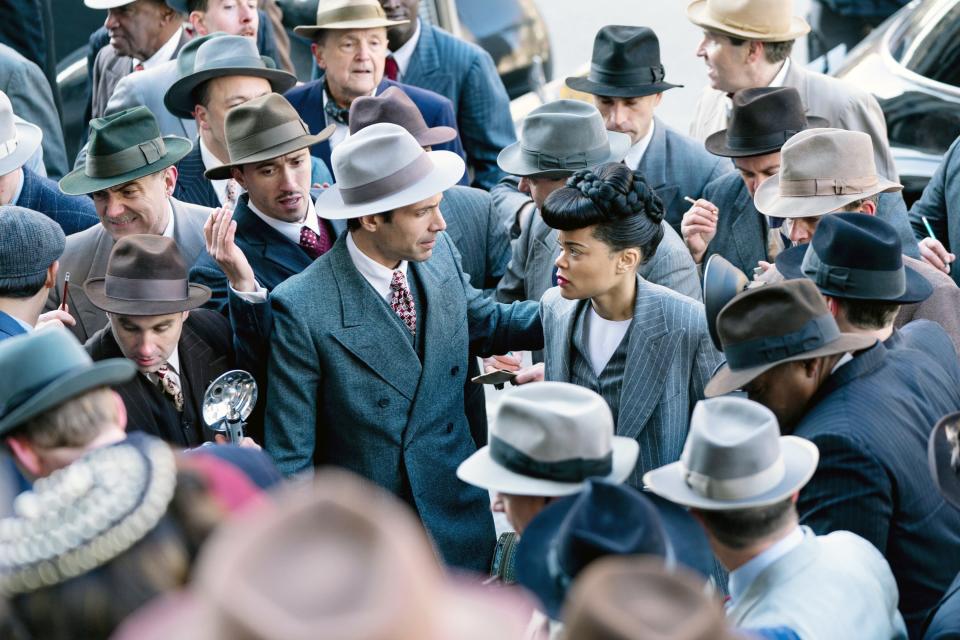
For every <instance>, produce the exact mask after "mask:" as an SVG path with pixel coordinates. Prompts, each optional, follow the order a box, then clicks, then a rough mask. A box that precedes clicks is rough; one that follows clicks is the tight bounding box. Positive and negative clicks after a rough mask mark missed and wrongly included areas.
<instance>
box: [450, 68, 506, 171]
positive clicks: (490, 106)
mask: <svg viewBox="0 0 960 640" xmlns="http://www.w3.org/2000/svg"><path fill="white" fill-rule="evenodd" d="M461 95H462V98H463V99H461V100H460V104H459V109H460V113H458V114H457V115H458V116H459V117H458V121H459V122H460V136H461V138H463V146H464V147H465V148H466V150H467V156H468V158H469V162H470V165H471V166H472V167H473V170H474V176H473V180H474V184H475V185H476V186H478V187H480V188H483V189H490V188H491V187H493V186H494V185H495V184H497V182H498V181H499V180H500V178H502V177H503V176H504V173H503V171H501V170H500V167H499V166H497V156H498V155H499V154H500V150H501V149H503V148H504V147H506V146H507V145H510V144H513V143H514V142H516V140H517V134H516V131H515V130H514V128H513V118H512V117H511V116H510V98H509V97H508V96H507V90H506V88H505V87H504V86H503V81H502V80H500V76H499V75H498V74H497V69H496V67H495V66H494V64H493V59H492V58H491V57H490V54H488V53H486V52H485V51H484V52H482V54H479V55H477V56H476V57H475V58H474V60H473V64H471V65H470V69H469V71H467V74H466V80H465V82H464V85H463V88H462V90H461Z"/></svg>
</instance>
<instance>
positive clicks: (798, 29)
mask: <svg viewBox="0 0 960 640" xmlns="http://www.w3.org/2000/svg"><path fill="white" fill-rule="evenodd" d="M687 18H688V19H689V20H690V22H692V23H693V24H695V25H697V26H698V27H701V28H703V29H706V30H708V31H719V32H720V33H724V34H726V35H731V36H734V37H737V38H741V39H744V40H759V41H761V42H786V41H787V40H796V39H797V38H799V37H800V36H803V35H806V34H807V33H809V32H810V25H809V24H807V21H806V20H804V19H803V18H801V17H799V16H795V15H793V0H693V2H691V3H690V4H689V5H688V6H687Z"/></svg>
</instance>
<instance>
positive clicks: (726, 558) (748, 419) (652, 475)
mask: <svg viewBox="0 0 960 640" xmlns="http://www.w3.org/2000/svg"><path fill="white" fill-rule="evenodd" d="M817 460H818V451H817V446H816V445H815V444H813V443H811V442H808V441H807V440H804V439H803V438H799V437H796V436H792V435H786V436H781V435H780V428H779V425H778V424H777V418H776V416H775V415H774V414H773V413H772V412H771V411H770V410H769V409H767V408H766V407H763V406H762V405H760V404H757V403H756V402H752V401H750V400H747V399H744V398H733V397H731V398H715V399H712V400H704V401H701V402H699V403H697V406H696V407H695V408H694V410H693V417H692V419H691V421H690V434H689V435H688V436H687V442H686V445H684V450H683V456H682V457H681V458H680V460H679V461H677V462H673V463H671V464H668V465H666V466H663V467H660V468H659V469H655V470H653V471H648V472H647V473H646V475H645V476H644V482H645V484H646V485H647V487H648V489H649V490H650V491H652V492H654V493H656V494H657V495H660V496H662V497H664V498H666V499H667V500H670V501H672V502H675V503H676V504H679V505H682V506H685V507H687V508H689V509H690V510H691V512H692V513H693V515H694V516H695V517H696V518H697V519H698V520H700V522H701V524H702V525H703V527H704V529H705V530H706V531H707V535H708V537H709V538H710V544H711V546H712V547H713V550H714V552H715V553H716V554H717V557H718V558H719V559H720V561H721V562H722V563H723V565H724V566H725V567H726V568H727V570H729V571H730V602H729V603H728V605H727V619H728V620H730V621H731V622H732V623H733V624H734V625H736V626H737V627H739V628H742V629H750V628H753V627H769V626H785V627H788V628H790V629H792V630H794V631H796V632H797V634H798V635H799V636H800V637H801V638H809V639H813V638H817V639H818V640H819V639H825V640H829V639H832V638H836V639H837V640H840V639H844V638H877V639H880V638H885V639H889V640H893V639H904V638H906V637H907V636H906V628H905V626H904V622H903V618H902V617H901V615H900V613H899V612H898V611H897V583H896V582H895V581H894V578H893V574H892V573H891V572H890V566H889V565H888V564H887V562H886V560H884V558H883V555H881V553H880V552H878V551H877V550H876V549H875V548H873V547H872V546H871V545H870V544H869V543H868V542H867V541H866V540H864V539H863V538H861V537H859V536H857V535H854V534H852V533H850V532H847V531H834V532H833V533H829V534H823V535H817V533H816V532H815V531H814V530H812V529H811V528H810V527H807V526H802V527H801V526H800V524H799V523H798V517H797V507H796V503H797V495H798V493H799V492H800V491H801V490H802V489H803V487H804V486H805V485H806V484H807V483H808V482H809V481H810V478H811V476H813V475H814V472H815V471H816V470H817Z"/></svg>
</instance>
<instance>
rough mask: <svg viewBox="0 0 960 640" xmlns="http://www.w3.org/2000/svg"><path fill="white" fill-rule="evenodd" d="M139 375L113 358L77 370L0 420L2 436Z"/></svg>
mask: <svg viewBox="0 0 960 640" xmlns="http://www.w3.org/2000/svg"><path fill="white" fill-rule="evenodd" d="M136 373H137V369H136V367H135V366H134V364H133V362H131V361H130V360H127V359H126V358H110V359H107V360H101V361H100V362H94V363H91V364H90V365H87V366H82V367H77V368H76V369H73V370H72V371H69V372H67V373H65V374H63V375H61V376H60V377H58V378H57V379H56V380H54V381H52V382H50V383H48V384H47V385H45V386H44V387H42V388H41V389H39V390H37V391H36V392H34V393H33V394H32V395H31V396H30V397H29V398H28V399H27V400H26V401H25V402H24V403H23V404H21V405H19V406H18V407H17V408H15V409H14V410H13V411H11V412H10V413H8V414H6V415H5V416H3V417H2V418H0V435H3V434H5V433H8V432H10V431H11V430H13V429H15V428H16V427H18V426H19V425H21V424H23V423H24V422H26V421H27V420H29V419H31V418H33V417H35V416H38V415H40V414H41V413H43V412H45V411H48V410H49V409H53V408H54V407H57V406H59V405H61V404H63V403H64V402H65V401H67V400H70V399H71V398H75V397H76V396H78V395H80V394H82V393H85V392H87V391H90V390H92V389H96V388H98V387H110V386H114V385H118V384H123V383H125V382H128V381H130V380H131V379H133V377H134V376H135V375H136Z"/></svg>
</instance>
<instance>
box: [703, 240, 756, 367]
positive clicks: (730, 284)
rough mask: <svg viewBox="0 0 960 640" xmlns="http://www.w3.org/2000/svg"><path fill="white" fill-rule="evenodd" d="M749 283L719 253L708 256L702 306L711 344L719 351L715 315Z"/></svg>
mask: <svg viewBox="0 0 960 640" xmlns="http://www.w3.org/2000/svg"><path fill="white" fill-rule="evenodd" d="M749 284H750V278H748V277H747V276H746V274H745V273H743V271H740V269H737V268H736V267H735V266H733V265H732V264H730V261H729V260H727V259H726V258H724V257H723V256H721V255H720V254H719V253H715V254H713V255H712V256H710V259H709V260H707V266H706V267H704V268H703V308H704V311H705V312H706V314H707V330H708V331H709V332H710V340H712V341H713V346H715V347H716V348H717V349H719V350H720V351H723V345H722V344H720V334H718V333H717V316H718V315H720V310H721V309H723V308H724V307H725V306H727V303H728V302H730V301H731V300H733V299H734V297H736V295H737V294H738V293H740V292H741V291H743V290H744V289H746V288H747V286H748V285H749Z"/></svg>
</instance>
